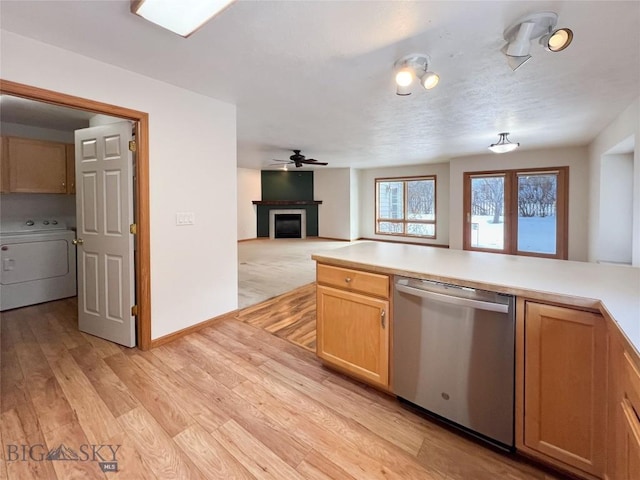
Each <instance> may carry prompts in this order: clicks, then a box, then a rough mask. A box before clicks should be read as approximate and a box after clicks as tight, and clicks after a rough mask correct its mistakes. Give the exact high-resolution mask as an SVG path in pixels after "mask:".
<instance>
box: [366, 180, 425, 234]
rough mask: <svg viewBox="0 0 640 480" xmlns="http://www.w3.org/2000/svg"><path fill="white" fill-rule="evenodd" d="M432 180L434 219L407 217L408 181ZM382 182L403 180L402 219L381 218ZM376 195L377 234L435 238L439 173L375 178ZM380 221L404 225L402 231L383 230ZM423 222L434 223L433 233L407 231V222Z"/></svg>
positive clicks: (375, 223)
mask: <svg viewBox="0 0 640 480" xmlns="http://www.w3.org/2000/svg"><path fill="white" fill-rule="evenodd" d="M423 180H431V181H433V220H408V219H407V205H408V202H407V195H408V188H407V182H415V181H423ZM382 182H402V201H403V204H402V216H403V218H402V219H397V218H381V217H379V214H380V195H379V185H380V183H382ZM373 194H374V197H375V212H374V225H375V226H374V231H375V234H376V235H388V236H393V237H406V238H424V239H428V240H434V239H436V238H437V235H438V223H437V220H438V215H437V212H438V179H437V175H416V176H404V177H380V178H375V179H374V192H373ZM380 222H389V223H397V224H402V225H403V232H402V233H395V232H382V231H380V229H379V223H380ZM410 223H421V224H425V225H433V235H416V234H411V233H406V232H407V224H410Z"/></svg>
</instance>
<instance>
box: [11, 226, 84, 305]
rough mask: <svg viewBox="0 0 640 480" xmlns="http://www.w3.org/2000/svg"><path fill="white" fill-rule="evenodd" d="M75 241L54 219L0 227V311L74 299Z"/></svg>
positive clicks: (73, 235) (68, 231) (73, 236)
mask: <svg viewBox="0 0 640 480" xmlns="http://www.w3.org/2000/svg"><path fill="white" fill-rule="evenodd" d="M74 238H75V232H74V231H72V230H69V229H68V228H67V225H66V224H65V223H64V222H61V221H58V220H56V219H37V220H33V219H26V220H24V221H12V222H4V223H3V224H2V225H0V311H4V310H9V309H12V308H18V307H24V306H26V305H34V304H36V303H42V302H49V301H51V300H57V299H60V298H66V297H73V296H75V295H76V292H77V290H76V246H75V245H74V244H73V240H74Z"/></svg>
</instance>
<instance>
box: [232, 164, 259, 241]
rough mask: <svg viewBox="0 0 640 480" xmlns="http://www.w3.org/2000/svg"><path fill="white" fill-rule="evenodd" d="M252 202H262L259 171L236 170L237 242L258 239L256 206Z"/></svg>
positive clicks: (248, 169)
mask: <svg viewBox="0 0 640 480" xmlns="http://www.w3.org/2000/svg"><path fill="white" fill-rule="evenodd" d="M253 200H262V180H261V176H260V170H253V169H250V168H238V240H248V239H250V238H257V237H258V218H257V206H256V205H254V204H253V203H251V202H252V201H253Z"/></svg>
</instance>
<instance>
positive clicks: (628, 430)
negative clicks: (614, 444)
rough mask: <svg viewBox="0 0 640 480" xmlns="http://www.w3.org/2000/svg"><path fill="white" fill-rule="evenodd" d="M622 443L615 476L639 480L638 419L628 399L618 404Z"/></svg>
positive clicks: (639, 444) (639, 425) (639, 419)
mask: <svg viewBox="0 0 640 480" xmlns="http://www.w3.org/2000/svg"><path fill="white" fill-rule="evenodd" d="M620 409H621V413H622V426H621V427H622V428H621V430H622V439H621V440H622V441H621V443H620V457H619V460H618V461H619V464H618V469H617V475H618V477H617V478H619V479H620V480H622V479H632V478H640V418H638V412H636V411H635V409H634V408H633V406H632V405H631V403H630V402H629V400H628V399H624V400H623V401H622V403H621V404H620Z"/></svg>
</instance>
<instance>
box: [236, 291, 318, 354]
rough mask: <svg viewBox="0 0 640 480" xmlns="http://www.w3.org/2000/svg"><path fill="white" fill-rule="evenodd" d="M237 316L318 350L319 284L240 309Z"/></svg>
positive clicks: (303, 346) (300, 344) (312, 350)
mask: <svg viewBox="0 0 640 480" xmlns="http://www.w3.org/2000/svg"><path fill="white" fill-rule="evenodd" d="M236 318H237V319H238V320H240V321H242V322H245V323H248V324H249V325H253V326H254V327H260V328H263V329H264V330H266V331H267V332H269V333H272V334H274V335H276V336H278V337H280V338H284V339H286V340H289V341H290V342H293V343H295V344H296V345H299V346H301V347H302V348H305V349H307V350H309V351H310V352H313V353H315V351H316V284H315V283H310V284H308V285H305V286H303V287H300V288H296V289H295V290H292V291H290V292H287V293H285V294H283V295H280V296H278V297H275V298H272V299H270V300H267V301H265V302H262V303H260V304H258V305H254V306H252V307H247V308H245V309H243V310H240V311H239V312H238V314H237V315H236Z"/></svg>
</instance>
